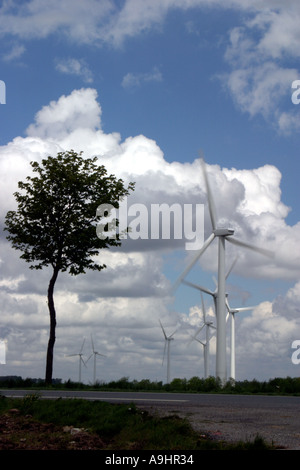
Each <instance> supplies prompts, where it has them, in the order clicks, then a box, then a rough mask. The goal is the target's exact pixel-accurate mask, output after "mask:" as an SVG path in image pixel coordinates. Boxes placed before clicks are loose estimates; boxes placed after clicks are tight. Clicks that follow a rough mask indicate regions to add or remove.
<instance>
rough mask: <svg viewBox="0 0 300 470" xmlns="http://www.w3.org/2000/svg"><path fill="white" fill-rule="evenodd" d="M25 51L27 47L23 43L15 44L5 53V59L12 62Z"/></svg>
mask: <svg viewBox="0 0 300 470" xmlns="http://www.w3.org/2000/svg"><path fill="white" fill-rule="evenodd" d="M25 51H26V48H25V46H24V45H23V44H15V45H14V46H13V47H12V49H11V50H10V52H7V53H6V54H3V60H5V61H6V62H10V61H12V60H15V59H19V57H21V56H22V55H23V54H24V52H25Z"/></svg>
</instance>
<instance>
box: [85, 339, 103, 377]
mask: <svg viewBox="0 0 300 470" xmlns="http://www.w3.org/2000/svg"><path fill="white" fill-rule="evenodd" d="M91 342H92V350H93V352H92V354H91V355H90V357H89V358H88V360H87V361H86V362H88V361H89V360H90V358H91V357H92V356H94V382H93V383H94V384H95V383H96V359H97V356H102V357H106V356H105V355H104V354H100V353H98V352H97V351H95V348H94V341H93V336H92V335H91Z"/></svg>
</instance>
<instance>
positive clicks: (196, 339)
mask: <svg viewBox="0 0 300 470" xmlns="http://www.w3.org/2000/svg"><path fill="white" fill-rule="evenodd" d="M194 340H195V341H198V343H200V344H202V346H206V344H205V343H203V341H200V339H198V338H194Z"/></svg>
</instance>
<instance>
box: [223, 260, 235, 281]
mask: <svg viewBox="0 0 300 470" xmlns="http://www.w3.org/2000/svg"><path fill="white" fill-rule="evenodd" d="M237 260H238V256H237V257H236V258H235V260H234V261H233V263H232V265H231V266H230V268H229V269H228V271H227V274H226V276H225V279H227V278H228V276H229V274H230V273H231V271H232V270H233V268H234V266H235V265H236V263H237Z"/></svg>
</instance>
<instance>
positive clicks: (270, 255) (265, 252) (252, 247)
mask: <svg viewBox="0 0 300 470" xmlns="http://www.w3.org/2000/svg"><path fill="white" fill-rule="evenodd" d="M226 240H228V241H229V242H230V243H233V244H234V245H238V246H242V247H244V248H248V249H249V250H253V251H256V252H257V253H261V254H262V255H265V256H268V258H273V257H274V252H273V251H270V250H266V249H265V248H260V247H258V246H255V245H251V244H250V243H245V242H242V241H240V240H237V239H236V238H234V237H226Z"/></svg>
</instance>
